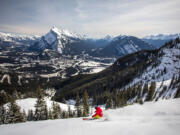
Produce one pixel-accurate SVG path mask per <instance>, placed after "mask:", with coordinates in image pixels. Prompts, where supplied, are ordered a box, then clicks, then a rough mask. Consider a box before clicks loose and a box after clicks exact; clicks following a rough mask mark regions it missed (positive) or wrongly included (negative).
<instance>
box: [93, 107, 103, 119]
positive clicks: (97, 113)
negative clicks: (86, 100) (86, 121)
mask: <svg viewBox="0 0 180 135" xmlns="http://www.w3.org/2000/svg"><path fill="white" fill-rule="evenodd" d="M96 115H99V116H100V117H102V116H103V113H102V109H101V108H100V107H97V108H96V113H95V114H94V115H93V116H92V117H95V116H96Z"/></svg>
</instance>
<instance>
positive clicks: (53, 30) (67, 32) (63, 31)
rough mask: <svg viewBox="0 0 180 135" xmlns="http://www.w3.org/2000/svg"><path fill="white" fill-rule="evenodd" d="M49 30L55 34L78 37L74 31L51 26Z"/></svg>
mask: <svg viewBox="0 0 180 135" xmlns="http://www.w3.org/2000/svg"><path fill="white" fill-rule="evenodd" d="M50 32H53V33H56V34H57V36H60V37H61V36H67V37H73V38H78V37H79V36H78V35H77V34H75V33H72V32H69V31H68V30H66V29H58V28H57V27H55V26H53V27H52V28H51V30H50Z"/></svg>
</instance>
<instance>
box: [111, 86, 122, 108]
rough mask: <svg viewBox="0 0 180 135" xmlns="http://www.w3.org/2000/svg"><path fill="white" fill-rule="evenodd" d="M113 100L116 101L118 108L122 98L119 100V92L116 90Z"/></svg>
mask: <svg viewBox="0 0 180 135" xmlns="http://www.w3.org/2000/svg"><path fill="white" fill-rule="evenodd" d="M113 100H114V108H117V107H119V106H120V98H118V91H117V89H115V91H114V93H113Z"/></svg>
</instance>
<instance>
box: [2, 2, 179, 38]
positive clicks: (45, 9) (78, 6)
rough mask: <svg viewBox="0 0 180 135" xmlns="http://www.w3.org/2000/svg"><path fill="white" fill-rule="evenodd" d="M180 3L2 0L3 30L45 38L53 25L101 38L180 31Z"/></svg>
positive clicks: (141, 35)
mask: <svg viewBox="0 0 180 135" xmlns="http://www.w3.org/2000/svg"><path fill="white" fill-rule="evenodd" d="M178 5H180V1H179V0H172V1H169V0H148V1H145V0H133V1H132V0H98V1H96V0H68V1H66V0H31V1H26V0H1V1H0V18H1V19H0V31H1V32H7V33H9V32H10V33H18V34H27V35H29V34H30V35H43V34H45V33H47V32H48V31H49V30H50V29H51V27H52V26H56V27H57V28H59V29H67V30H69V31H70V32H76V33H78V34H84V35H88V37H93V38H100V37H105V36H106V35H111V36H117V35H132V36H137V37H140V38H141V37H144V36H148V35H154V34H161V33H162V34H175V33H179V32H180V27H179V24H180V8H179V6H178Z"/></svg>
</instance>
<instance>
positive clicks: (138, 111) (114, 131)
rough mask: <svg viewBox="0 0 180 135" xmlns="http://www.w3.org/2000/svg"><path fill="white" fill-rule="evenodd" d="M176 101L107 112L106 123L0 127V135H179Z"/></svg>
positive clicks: (73, 121) (54, 122)
mask: <svg viewBox="0 0 180 135" xmlns="http://www.w3.org/2000/svg"><path fill="white" fill-rule="evenodd" d="M179 104H180V99H170V100H160V101H158V102H155V103H154V102H147V103H145V104H144V105H139V104H134V105H129V106H127V107H124V108H120V109H116V110H107V111H105V112H104V116H105V117H106V118H107V121H102V120H92V121H83V120H82V118H71V119H59V120H47V121H38V122H26V123H19V124H8V125H1V126H0V134H1V135H12V134H13V135H32V134H33V135H60V134H61V135H99V134H102V135H161V134H163V135H179V132H180V128H179V127H180V110H179Z"/></svg>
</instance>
